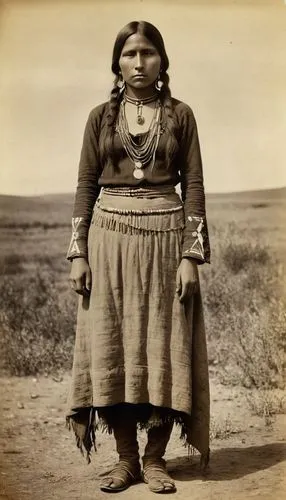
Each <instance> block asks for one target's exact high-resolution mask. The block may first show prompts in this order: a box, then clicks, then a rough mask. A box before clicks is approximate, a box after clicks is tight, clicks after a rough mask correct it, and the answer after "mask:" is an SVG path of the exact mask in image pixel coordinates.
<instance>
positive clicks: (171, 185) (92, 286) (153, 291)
mask: <svg viewBox="0 0 286 500" xmlns="http://www.w3.org/2000/svg"><path fill="white" fill-rule="evenodd" d="M168 66H169V61H168V57H167V54H166V51H165V47H164V42H163V39H162V36H161V34H160V33H159V31H158V30H157V29H156V28H155V27H154V26H153V25H152V24H150V23H147V22H144V21H141V22H131V23H129V24H128V25H127V26H125V27H124V28H123V29H122V30H121V31H120V32H119V34H118V36H117V39H116V41H115V45H114V50H113V59H112V71H113V73H114V75H115V81H114V87H113V89H112V92H111V97H110V101H109V102H106V103H104V104H101V105H99V106H97V107H96V108H95V109H93V110H92V111H91V113H90V115H89V118H88V121H87V124H86V128H85V133H84V139H83V146H82V151H81V158H80V165H79V176H78V185H77V191H76V198H75V204H74V213H73V235H72V239H71V244H70V247H69V251H68V258H69V259H70V260H71V261H72V268H71V273H70V283H71V286H72V288H73V289H74V290H75V291H76V292H77V293H79V294H81V295H82V297H81V298H80V300H79V308H78V318H77V332H76V343H75V352H74V364H73V374H72V385H71V392H70V400H69V414H68V421H69V422H70V423H71V425H72V427H73V429H74V431H75V434H76V437H77V444H78V446H79V447H80V448H81V449H82V447H83V446H84V447H85V449H86V450H87V454H88V457H89V454H90V450H91V447H92V444H94V443H95V438H94V436H95V429H96V428H97V427H99V426H100V425H103V426H105V428H106V427H107V428H108V430H109V431H110V432H111V431H112V432H113V433H114V437H115V440H116V446H117V452H118V455H119V462H118V464H117V465H116V466H115V468H114V470H113V471H112V472H111V473H110V474H109V475H108V476H106V477H105V478H104V480H103V481H102V483H101V489H102V490H104V491H122V490H123V489H126V488H127V487H128V486H130V484H131V483H132V482H134V481H136V480H137V479H138V478H139V475H140V463H139V454H138V443H137V435H136V432H137V427H138V426H140V427H141V428H146V430H147V434H148V442H147V445H146V448H145V452H144V456H143V457H142V461H143V479H144V481H145V482H146V483H148V486H149V488H150V489H151V491H154V492H158V493H161V492H166V491H167V492H169V491H175V489H176V488H175V483H174V481H173V480H172V479H171V478H170V476H169V475H168V472H167V470H166V463H165V461H164V459H163V456H164V454H165V450H166V446H167V443H168V441H169V438H170V434H171V431H172V426H173V423H174V422H175V423H177V424H179V425H180V426H181V431H182V432H181V435H182V437H183V438H184V439H185V442H186V443H187V444H188V445H192V446H194V447H195V448H197V449H198V450H199V451H200V453H201V460H202V463H203V464H204V465H206V464H207V462H208V455H209V386H208V369H207V356H206V344H205V332H204V324H203V314H202V306H201V297H200V290H199V279H198V270H197V265H198V264H200V263H203V262H209V243H208V232H207V223H206V218H205V196H204V187H203V174H202V163H201V155H200V147H199V141H198V135H197V127H196V122H195V119H194V115H193V113H192V111H191V109H190V108H189V107H188V106H187V105H186V104H184V103H183V102H180V101H178V100H176V99H173V98H172V97H171V94H170V89H169V86H168V82H169V77H168V75H167V70H168ZM178 183H180V184H181V192H182V200H183V201H181V198H180V197H179V195H178V194H177V193H176V191H175V185H177V184H178ZM100 190H102V191H101V194H100V196H99V193H100Z"/></svg>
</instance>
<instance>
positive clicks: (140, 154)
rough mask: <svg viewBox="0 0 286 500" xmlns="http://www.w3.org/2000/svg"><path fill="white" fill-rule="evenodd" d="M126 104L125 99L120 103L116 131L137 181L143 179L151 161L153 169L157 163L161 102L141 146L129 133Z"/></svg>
mask: <svg viewBox="0 0 286 500" xmlns="http://www.w3.org/2000/svg"><path fill="white" fill-rule="evenodd" d="M125 102H126V101H125V99H124V98H123V100H122V101H121V103H120V108H119V113H118V120H117V125H116V131H117V132H118V134H119V137H120V139H121V142H122V144H123V147H124V149H125V151H126V153H127V155H128V157H129V158H130V160H131V161H132V162H133V163H134V170H133V176H134V177H135V179H143V178H144V171H143V169H144V168H145V167H146V166H147V165H148V164H149V163H150V162H151V160H152V166H151V168H153V166H154V162H155V154H156V150H157V147H158V143H159V139H160V132H161V124H160V118H161V104H160V101H159V100H158V101H157V102H156V105H155V108H154V114H153V118H152V120H151V123H150V127H149V130H148V132H147V133H146V135H145V137H144V138H143V140H142V142H141V143H140V144H137V142H136V140H134V138H133V137H132V135H131V134H130V132H129V128H128V122H127V119H126V114H125Z"/></svg>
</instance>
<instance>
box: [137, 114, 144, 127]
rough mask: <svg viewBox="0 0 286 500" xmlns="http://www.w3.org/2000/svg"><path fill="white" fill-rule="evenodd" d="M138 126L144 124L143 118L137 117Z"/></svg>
mask: <svg viewBox="0 0 286 500" xmlns="http://www.w3.org/2000/svg"><path fill="white" fill-rule="evenodd" d="M137 123H138V125H143V124H144V123H145V118H144V117H143V116H140V115H139V116H137Z"/></svg>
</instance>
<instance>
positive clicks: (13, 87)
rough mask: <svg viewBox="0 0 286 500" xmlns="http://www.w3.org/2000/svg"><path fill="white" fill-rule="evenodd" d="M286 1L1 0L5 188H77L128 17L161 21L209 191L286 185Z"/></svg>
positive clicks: (25, 191) (177, 93) (0, 187)
mask: <svg viewBox="0 0 286 500" xmlns="http://www.w3.org/2000/svg"><path fill="white" fill-rule="evenodd" d="M285 4H286V2H285V1H284V0H256V1H255V0H253V1H251V0H213V1H211V0H197V1H195V0H185V1H183V0H182V1H180V0H177V1H168V0H165V1H163V0H162V1H160V0H158V1H152V0H132V1H131V0H130V1H121V0H117V1H116V0H113V1H109V0H102V1H100V0H97V1H96V0H94V1H91V0H90V1H85V0H83V1H81V2H77V1H72V0H70V1H68V0H66V1H61V0H58V1H55V0H54V1H52V0H47V1H44V0H38V1H36V0H34V1H32V0H31V1H25V0H22V1H9V0H7V1H2V2H1V0H0V9H1V11H0V67H1V74H0V130H1V132H0V165H1V167H0V193H1V194H14V195H39V194H47V193H64V192H73V191H74V190H75V187H76V180H77V169H78V161H79V154H80V148H81V143H82V135H83V130H84V126H85V122H86V119H87V116H88V114H89V111H90V110H91V109H92V108H93V107H94V106H96V105H98V104H100V103H101V102H103V101H106V100H107V99H108V95H109V91H110V89H111V87H112V80H113V76H112V73H111V69H110V65H111V54H112V48H113V44H114V40H115V37H116V35H117V33H118V31H119V30H120V29H121V28H122V27H123V26H124V25H125V24H127V23H128V22H129V21H131V20H140V19H144V20H146V21H150V22H152V23H153V24H155V25H156V26H157V27H158V28H159V30H160V31H161V33H162V35H163V38H164V40H165V45H166V49H167V53H168V56H169V59H170V71H169V74H170V86H171V90H172V94H173V96H174V97H176V98H178V99H180V100H183V101H185V102H186V103H187V104H189V105H190V106H191V107H192V109H193V111H194V114H195V116H196V120H197V123H198V129H199V136H200V142H201V149H202V157H203V164H204V178H205V189H206V192H210V193H211V192H230V191H243V190H253V189H265V188H272V187H282V186H286V162H285V156H286V148H285V138H286V92H285V88H286V57H285V47H286V5H285Z"/></svg>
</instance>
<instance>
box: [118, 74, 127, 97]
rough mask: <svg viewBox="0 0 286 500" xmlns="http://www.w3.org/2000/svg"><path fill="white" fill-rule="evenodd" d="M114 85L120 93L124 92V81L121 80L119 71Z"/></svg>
mask: <svg viewBox="0 0 286 500" xmlns="http://www.w3.org/2000/svg"><path fill="white" fill-rule="evenodd" d="M116 85H117V87H118V88H119V92H120V94H121V93H122V92H124V90H125V81H124V80H123V78H122V75H121V73H119V75H118V81H117V84H116Z"/></svg>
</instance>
